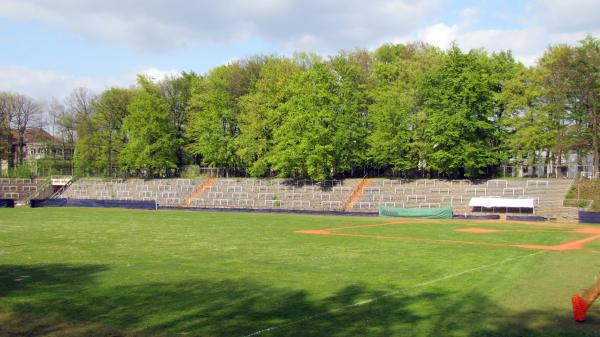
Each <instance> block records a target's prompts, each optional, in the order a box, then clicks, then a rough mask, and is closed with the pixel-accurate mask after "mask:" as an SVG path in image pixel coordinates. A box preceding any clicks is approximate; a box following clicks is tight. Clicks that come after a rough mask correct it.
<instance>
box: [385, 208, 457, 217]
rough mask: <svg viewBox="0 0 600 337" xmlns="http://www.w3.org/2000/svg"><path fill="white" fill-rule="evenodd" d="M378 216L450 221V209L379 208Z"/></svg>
mask: <svg viewBox="0 0 600 337" xmlns="http://www.w3.org/2000/svg"><path fill="white" fill-rule="evenodd" d="M379 216H385V217H392V218H422V219H452V208H396V207H388V206H379Z"/></svg>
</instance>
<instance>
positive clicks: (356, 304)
mask: <svg viewBox="0 0 600 337" xmlns="http://www.w3.org/2000/svg"><path fill="white" fill-rule="evenodd" d="M542 253H543V251H538V252H535V253H531V254H527V255H522V256H518V257H509V258H507V259H504V260H502V261H499V262H495V263H491V264H487V265H483V266H479V267H475V268H472V269H468V270H464V271H461V272H459V273H455V274H450V275H446V276H443V277H440V278H437V279H433V280H430V281H426V282H422V283H418V284H415V285H412V286H409V287H405V288H402V289H399V290H396V291H393V292H390V293H387V294H385V295H381V296H378V297H374V298H371V299H367V300H363V301H359V302H356V303H353V304H349V305H346V306H343V307H341V308H337V309H331V310H328V311H325V312H322V313H318V314H314V315H310V316H306V317H304V318H301V319H299V320H296V321H293V322H290V323H287V324H282V325H277V326H272V327H269V328H266V329H262V330H259V331H256V332H253V333H251V334H249V335H245V336H244V337H251V336H258V335H261V334H263V333H265V332H270V331H274V330H279V329H282V328H287V327H289V326H292V325H296V324H299V323H303V322H306V321H310V320H313V319H315V318H319V317H323V316H327V315H330V314H335V313H338V312H341V311H344V310H346V309H350V308H353V307H358V306H361V305H365V304H369V303H373V302H376V301H379V300H381V299H383V298H386V297H390V296H394V295H398V294H400V293H403V292H405V291H407V290H412V289H416V288H421V287H426V286H428V285H431V284H434V283H437V282H441V281H445V280H448V279H451V278H455V277H459V276H462V275H465V274H469V273H473V272H477V271H480V270H482V269H486V268H491V267H494V266H497V265H500V264H504V263H506V262H509V261H514V260H520V259H523V258H526V257H531V256H534V255H539V254H542Z"/></svg>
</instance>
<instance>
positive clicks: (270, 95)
mask: <svg viewBox="0 0 600 337" xmlns="http://www.w3.org/2000/svg"><path fill="white" fill-rule="evenodd" d="M300 71H301V69H300V67H299V66H298V65H297V64H296V63H295V62H293V61H291V60H288V59H284V58H273V59H270V60H268V61H267V62H266V64H265V65H264V67H263V68H262V69H261V72H260V75H259V78H258V80H257V81H256V84H255V85H254V87H253V88H252V89H251V91H250V93H248V94H247V95H244V96H242V97H241V98H240V100H239V107H240V115H239V129H240V134H239V137H238V138H237V140H236V149H237V150H236V154H237V155H238V156H239V158H240V160H241V162H242V165H244V166H245V167H248V172H249V173H250V174H251V175H252V176H263V175H265V173H267V171H268V170H269V169H270V165H269V163H268V160H267V158H268V155H269V153H270V151H271V149H272V148H273V146H274V140H273V133H274V131H275V130H276V129H277V128H279V127H280V125H281V123H282V121H283V112H282V110H281V105H282V104H284V103H285V102H287V101H288V100H289V99H290V97H291V95H292V93H291V91H290V90H289V86H290V83H291V81H292V79H293V78H294V77H295V76H296V75H297V74H298V73H299V72H300Z"/></svg>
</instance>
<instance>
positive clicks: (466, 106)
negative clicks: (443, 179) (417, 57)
mask: <svg viewBox="0 0 600 337" xmlns="http://www.w3.org/2000/svg"><path fill="white" fill-rule="evenodd" d="M496 70H497V68H496V67H495V66H494V64H493V62H492V60H491V59H490V58H489V57H488V55H487V54H486V53H485V52H483V51H479V50H471V51H470V52H468V53H463V52H462V51H461V50H460V49H459V48H458V47H457V46H454V47H452V48H451V49H450V50H449V51H448V52H447V55H446V57H445V59H444V62H443V64H442V66H441V67H440V68H439V69H438V70H436V71H432V72H430V73H428V74H427V75H426V76H424V78H423V80H422V81H421V82H420V92H421V95H422V97H423V99H424V104H425V109H424V112H425V114H426V116H427V124H426V125H425V129H424V132H425V135H426V137H427V138H428V139H429V141H430V147H429V151H430V152H429V153H428V154H427V156H426V163H427V165H428V166H429V167H430V168H431V169H432V170H433V171H435V172H438V173H441V174H444V175H448V176H468V177H476V176H481V175H483V174H485V173H486V169H489V168H493V167H495V166H497V165H499V163H500V161H501V160H502V159H505V158H506V153H505V152H504V151H503V148H502V146H501V141H500V140H499V139H498V127H499V124H500V121H499V120H498V114H497V111H498V110H499V108H500V107H499V106H498V101H497V95H496V93H497V92H498V90H499V88H501V86H502V81H501V79H500V78H498V77H497V76H495V75H494V71H496Z"/></svg>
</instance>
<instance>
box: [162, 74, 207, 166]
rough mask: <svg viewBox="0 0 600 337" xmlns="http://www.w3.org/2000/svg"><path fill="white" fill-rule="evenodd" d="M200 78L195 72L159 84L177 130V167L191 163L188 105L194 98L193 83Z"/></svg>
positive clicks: (167, 79) (170, 78)
mask: <svg viewBox="0 0 600 337" xmlns="http://www.w3.org/2000/svg"><path fill="white" fill-rule="evenodd" d="M198 78H199V76H198V75H196V73H194V72H182V73H181V74H179V75H178V76H172V77H167V78H165V79H164V80H162V81H160V82H159V83H158V86H159V88H160V93H161V96H162V97H163V98H164V100H165V101H166V102H167V104H168V105H169V113H170V115H171V123H172V124H173V127H174V128H175V130H176V134H175V137H176V138H177V139H178V144H179V145H178V146H177V148H176V149H175V153H176V155H177V166H182V165H184V164H186V163H188V162H189V155H188V153H187V152H186V146H187V145H188V144H189V143H190V140H189V138H188V135H187V130H186V128H187V125H188V123H189V118H188V105H189V101H190V98H191V96H192V83H193V82H194V81H195V80H196V79H198Z"/></svg>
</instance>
